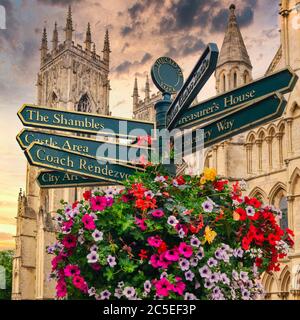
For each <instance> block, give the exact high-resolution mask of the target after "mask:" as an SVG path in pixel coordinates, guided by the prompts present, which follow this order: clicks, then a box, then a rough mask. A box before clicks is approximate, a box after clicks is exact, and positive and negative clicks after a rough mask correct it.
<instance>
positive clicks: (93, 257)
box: [86, 251, 99, 263]
mask: <svg viewBox="0 0 300 320" xmlns="http://www.w3.org/2000/svg"><path fill="white" fill-rule="evenodd" d="M86 257H87V259H88V263H96V262H98V259H99V254H98V253H96V252H95V251H92V252H91V253H89V254H88V255H87V256H86Z"/></svg>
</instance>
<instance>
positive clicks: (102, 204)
mask: <svg viewBox="0 0 300 320" xmlns="http://www.w3.org/2000/svg"><path fill="white" fill-rule="evenodd" d="M90 204H91V209H92V210H93V211H103V210H104V209H105V208H106V207H107V199H106V197H103V196H95V197H92V198H91V199H90Z"/></svg>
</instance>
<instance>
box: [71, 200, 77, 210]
mask: <svg viewBox="0 0 300 320" xmlns="http://www.w3.org/2000/svg"><path fill="white" fill-rule="evenodd" d="M78 203H79V201H75V202H74V203H73V204H72V209H75V208H76V207H77V205H78Z"/></svg>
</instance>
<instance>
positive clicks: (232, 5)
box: [229, 3, 236, 11]
mask: <svg viewBox="0 0 300 320" xmlns="http://www.w3.org/2000/svg"><path fill="white" fill-rule="evenodd" d="M229 9H230V10H231V11H235V9H236V6H235V4H233V3H232V4H231V5H230V7H229Z"/></svg>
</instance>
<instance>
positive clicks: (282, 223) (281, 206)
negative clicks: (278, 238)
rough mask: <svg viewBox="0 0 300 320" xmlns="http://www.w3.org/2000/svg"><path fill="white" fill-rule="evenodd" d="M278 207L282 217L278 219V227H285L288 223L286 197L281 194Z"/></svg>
mask: <svg viewBox="0 0 300 320" xmlns="http://www.w3.org/2000/svg"><path fill="white" fill-rule="evenodd" d="M279 209H280V210H281V212H282V219H281V220H280V227H281V228H282V229H286V228H288V226H289V223H288V216H287V214H288V204H287V198H286V197H285V196H283V197H282V198H281V199H280V201H279Z"/></svg>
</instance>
